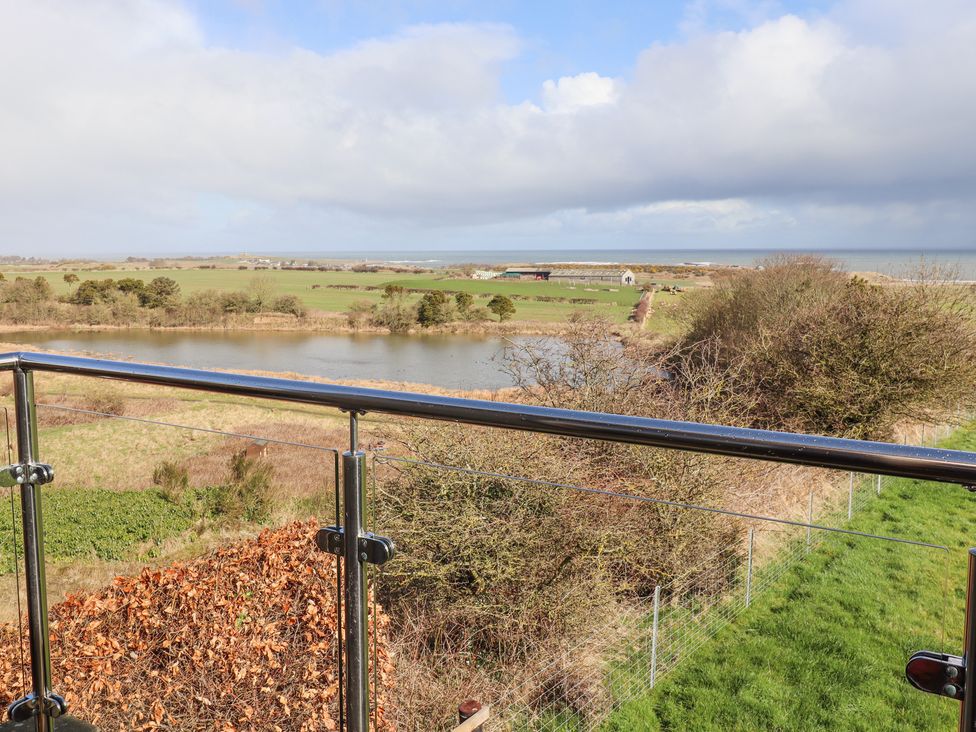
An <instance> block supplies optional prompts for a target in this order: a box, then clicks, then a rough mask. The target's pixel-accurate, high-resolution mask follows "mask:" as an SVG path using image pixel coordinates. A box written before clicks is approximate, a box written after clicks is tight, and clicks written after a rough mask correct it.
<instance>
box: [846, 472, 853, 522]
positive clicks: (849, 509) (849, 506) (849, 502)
mask: <svg viewBox="0 0 976 732" xmlns="http://www.w3.org/2000/svg"><path fill="white" fill-rule="evenodd" d="M853 516H854V473H851V480H850V484H849V485H848V487H847V520H848V521H850V520H851V518H852V517H853Z"/></svg>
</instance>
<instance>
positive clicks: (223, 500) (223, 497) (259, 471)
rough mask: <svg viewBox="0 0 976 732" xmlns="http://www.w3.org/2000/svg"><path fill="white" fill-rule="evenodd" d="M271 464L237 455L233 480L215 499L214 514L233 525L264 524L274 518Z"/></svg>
mask: <svg viewBox="0 0 976 732" xmlns="http://www.w3.org/2000/svg"><path fill="white" fill-rule="evenodd" d="M271 475H272V467H271V465H270V464H269V463H266V462H263V461H261V460H257V459H255V458H249V457H248V456H247V453H246V452H244V451H241V452H239V453H235V454H234V456H233V457H232V458H231V460H230V480H229V481H227V483H224V484H223V485H220V486H218V487H217V488H216V489H215V490H214V492H213V496H212V505H213V513H214V514H215V515H217V516H219V517H224V518H227V519H231V520H234V521H247V522H261V521H266V520H267V519H268V518H269V517H270V515H271V509H272V506H273V501H274V488H273V486H272V482H271Z"/></svg>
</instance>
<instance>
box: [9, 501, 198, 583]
mask: <svg viewBox="0 0 976 732" xmlns="http://www.w3.org/2000/svg"><path fill="white" fill-rule="evenodd" d="M41 500H42V505H43V512H44V514H43V516H44V540H45V541H44V550H45V554H46V557H47V559H48V561H51V562H61V561H69V560H76V559H84V558H91V559H101V560H108V561H118V560H122V559H134V558H138V557H137V556H136V555H137V554H138V553H139V552H140V550H141V551H143V552H145V553H148V554H151V553H152V548H151V545H153V544H156V543H158V542H161V541H164V540H165V539H168V538H170V537H173V536H177V535H179V534H180V533H182V532H184V531H186V530H187V529H189V528H190V527H191V526H192V525H193V522H194V520H195V517H194V515H193V511H192V510H191V509H190V508H189V506H186V505H175V504H173V503H170V502H169V501H167V500H166V499H164V498H163V497H162V496H160V495H159V493H158V492H157V491H155V490H143V491H108V490H101V489H90V488H87V489H75V488H56V487H53V486H52V487H50V489H47V488H45V489H42V492H41ZM2 503H3V505H2V506H0V509H2V511H0V573H9V572H12V571H13V554H12V549H13V547H12V545H11V537H12V533H11V528H12V527H11V515H10V500H9V496H8V495H6V491H4V496H3V501H2ZM14 513H15V515H16V524H15V527H14V528H15V529H16V531H17V536H18V550H20V548H21V545H20V531H21V529H20V497H19V496H18V495H16V491H15V498H14Z"/></svg>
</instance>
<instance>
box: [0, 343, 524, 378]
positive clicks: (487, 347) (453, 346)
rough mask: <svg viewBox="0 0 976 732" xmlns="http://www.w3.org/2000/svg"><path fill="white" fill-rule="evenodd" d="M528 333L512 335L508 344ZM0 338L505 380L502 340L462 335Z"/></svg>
mask: <svg viewBox="0 0 976 732" xmlns="http://www.w3.org/2000/svg"><path fill="white" fill-rule="evenodd" d="M526 338H531V337H517V338H513V339H512V341H513V342H518V341H520V340H521V341H524V340H525V339H526ZM0 341H4V342H9V343H17V344H19V345H20V347H22V348H23V349H24V350H29V349H30V348H31V347H38V348H44V349H49V350H53V351H81V352H85V353H86V354H90V355H99V356H103V357H105V358H112V359H130V360H134V361H153V362H157V363H165V364H171V365H174V366H187V367H190V368H201V369H210V368H219V369H230V370H234V369H239V370H254V371H291V372H295V373H299V374H305V375H308V376H319V377H323V378H326V379H369V380H383V381H405V382H412V383H417V384H431V385H434V386H440V387H445V388H449V389H499V388H502V387H506V386H511V379H510V378H509V377H508V375H507V374H505V373H503V372H502V370H501V368H500V361H501V358H502V357H503V356H504V353H505V351H506V348H508V347H509V346H510V341H507V340H505V339H502V338H498V337H475V336H464V335H410V336H407V335H358V334H332V333H329V334H323V333H294V332H273V331H268V332H259V331H206V332H196V331H151V330H130V331H72V330H36V331H18V332H12V333H3V334H0Z"/></svg>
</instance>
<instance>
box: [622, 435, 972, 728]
mask: <svg viewBox="0 0 976 732" xmlns="http://www.w3.org/2000/svg"><path fill="white" fill-rule="evenodd" d="M942 445H943V446H944V447H948V448H952V449H959V450H974V449H976V426H973V425H970V426H969V427H967V428H965V429H961V430H959V431H957V432H956V433H955V434H954V435H952V436H951V437H950V438H949V439H948V440H946V441H944V442H943V443H942ZM972 504H973V496H972V494H971V493H969V492H967V491H965V490H964V489H962V488H961V487H958V486H952V485H943V484H938V483H927V482H923V481H914V480H905V479H901V480H894V481H892V482H891V485H890V488H886V490H885V492H884V493H883V494H882V495H881V496H880V497H879V498H877V499H876V500H873V501H872V502H871V503H870V504H868V506H867V507H866V509H865V510H864V511H863V512H862V513H860V514H858V515H855V517H854V520H853V522H852V523H851V524H850V526H849V528H852V529H855V530H857V531H863V532H867V533H875V534H880V535H885V536H895V537H903V538H912V539H917V540H922V541H926V542H931V543H935V544H942V545H945V546H947V547H949V550H950V551H949V557H948V560H947V559H946V555H945V554H944V553H943V552H941V551H938V550H931V549H920V548H917V547H909V546H904V545H896V544H890V543H885V542H881V541H877V540H870V539H863V538H860V537H852V536H841V535H837V534H828V535H826V536H825V537H824V539H823V542H822V544H821V545H820V547H819V548H818V549H815V550H814V551H813V552H811V554H810V556H809V557H808V558H807V559H805V560H803V561H800V562H798V563H796V564H795V565H793V566H792V567H791V568H790V569H788V570H787V571H786V572H785V574H784V575H783V576H782V578H781V579H780V580H779V581H778V583H776V584H775V585H774V586H773V587H771V588H770V589H768V590H766V591H765V592H764V593H763V594H761V595H759V596H758V597H756V598H755V599H754V600H753V605H752V607H751V608H750V609H749V610H747V611H745V612H744V613H743V614H742V615H741V616H740V617H739V618H738V619H737V620H736V621H734V622H733V623H732V624H731V625H730V626H728V627H727V628H726V629H725V630H724V631H722V632H720V633H719V634H718V635H717V636H716V637H715V638H714V639H713V640H712V641H710V642H707V643H705V644H704V645H703V646H702V647H701V648H700V649H698V651H697V652H696V653H695V654H694V655H692V656H690V657H688V658H686V659H685V661H684V662H683V663H682V664H681V665H679V666H678V668H677V669H676V670H675V671H673V672H672V673H671V674H669V675H668V676H667V677H665V678H664V679H663V680H662V681H661V682H660V683H659V684H658V687H657V689H656V690H655V691H654V692H652V693H651V694H650V695H649V696H647V697H645V698H639V699H635V700H632V701H631V702H630V703H628V704H625V705H624V706H623V707H622V708H620V709H619V710H618V711H617V712H616V713H615V715H614V716H613V717H612V718H611V719H610V720H609V722H608V723H607V724H606V725H605V726H604V727H603V729H605V730H607V731H613V732H622V731H623V730H638V729H640V730H686V729H695V730H715V731H716V732H717V731H718V730H820V729H832V730H868V729H871V730H920V731H921V730H934V729H953V728H954V725H955V723H956V721H957V719H958V713H959V705H958V703H957V702H953V701H951V700H949V699H944V698H939V697H935V696H931V695H927V694H922V693H921V692H918V691H916V690H914V689H912V688H911V687H910V686H909V685H908V683H907V681H905V678H904V666H905V663H906V661H907V660H908V658H909V656H910V655H911V654H912V653H913V652H914V651H918V650H923V649H925V650H942V649H943V647H944V648H945V650H946V651H948V652H950V653H958V652H960V651H961V647H962V636H961V630H962V624H963V623H962V621H963V612H964V608H965V594H964V586H965V573H966V561H967V560H966V549H967V548H968V547H969V546H971V545H973V543H974V540H973V537H974V528H976V526H974V523H973V521H972V519H971V518H970V517H971V515H972V510H973V505H972ZM947 570H948V572H949V574H948V596H947V608H946V613H945V617H944V618H943V595H942V589H943V587H942V582H943V578H945V576H946V571H947ZM943 620H944V621H945V625H944V626H943ZM943 627H944V632H945V637H944V639H943V636H942V633H943Z"/></svg>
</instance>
